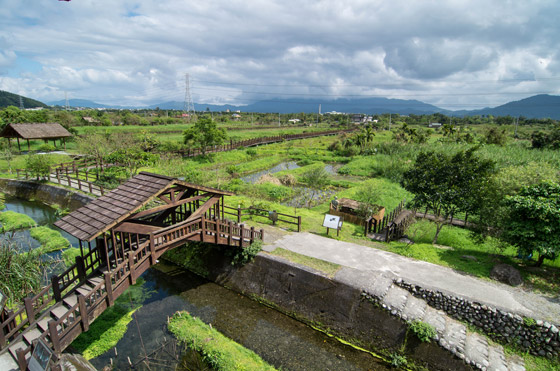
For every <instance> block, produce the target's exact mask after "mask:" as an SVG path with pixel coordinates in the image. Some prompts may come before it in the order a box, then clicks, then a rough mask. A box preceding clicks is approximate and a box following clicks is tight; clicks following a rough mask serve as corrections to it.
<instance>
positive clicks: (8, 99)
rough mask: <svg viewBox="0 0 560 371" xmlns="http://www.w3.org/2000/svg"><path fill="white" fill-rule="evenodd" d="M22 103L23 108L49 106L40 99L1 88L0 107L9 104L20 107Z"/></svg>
mask: <svg viewBox="0 0 560 371" xmlns="http://www.w3.org/2000/svg"><path fill="white" fill-rule="evenodd" d="M20 98H21V101H20ZM20 103H22V104H23V108H36V107H43V108H46V107H48V106H47V105H46V104H45V103H43V102H39V101H38V100H35V99H31V98H27V97H24V96H21V95H17V94H14V93H10V92H7V91H4V90H0V108H4V107H8V106H16V107H19V106H20Z"/></svg>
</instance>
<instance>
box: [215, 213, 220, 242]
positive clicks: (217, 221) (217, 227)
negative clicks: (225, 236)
mask: <svg viewBox="0 0 560 371" xmlns="http://www.w3.org/2000/svg"><path fill="white" fill-rule="evenodd" d="M219 241H220V218H216V245H218V244H219V243H220V242H219Z"/></svg>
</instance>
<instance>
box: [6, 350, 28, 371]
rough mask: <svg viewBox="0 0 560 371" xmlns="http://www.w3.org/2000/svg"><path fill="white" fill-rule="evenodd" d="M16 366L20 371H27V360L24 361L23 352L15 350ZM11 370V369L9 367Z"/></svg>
mask: <svg viewBox="0 0 560 371" xmlns="http://www.w3.org/2000/svg"><path fill="white" fill-rule="evenodd" d="M16 358H17V364H18V366H19V369H20V370H27V360H26V359H25V350H23V349H18V350H16ZM10 368H11V367H10Z"/></svg>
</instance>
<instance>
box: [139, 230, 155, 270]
mask: <svg viewBox="0 0 560 371" xmlns="http://www.w3.org/2000/svg"><path fill="white" fill-rule="evenodd" d="M137 236H138V235H137ZM138 246H140V244H138ZM156 260H157V257H156V241H155V239H154V234H153V233H150V262H151V264H152V265H154V264H156Z"/></svg>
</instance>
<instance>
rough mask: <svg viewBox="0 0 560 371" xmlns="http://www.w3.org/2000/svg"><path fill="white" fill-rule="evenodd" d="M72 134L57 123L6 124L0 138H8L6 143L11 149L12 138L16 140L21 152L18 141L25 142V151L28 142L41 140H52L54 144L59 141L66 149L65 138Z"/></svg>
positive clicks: (28, 145)
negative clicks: (22, 140)
mask: <svg viewBox="0 0 560 371" xmlns="http://www.w3.org/2000/svg"><path fill="white" fill-rule="evenodd" d="M71 136H72V134H71V133H70V132H69V131H68V130H66V129H65V128H64V127H63V126H62V125H60V124H59V123H56V122H53V123H48V124H40V123H39V124H36V123H33V124H8V125H6V126H5V127H4V129H2V132H0V137H4V138H8V143H9V145H10V147H11V145H12V142H11V139H12V138H16V139H17V144H18V150H19V151H20V152H21V146H20V142H19V140H20V139H25V140H27V150H29V149H30V144H29V141H30V140H36V139H42V140H44V141H45V142H48V141H49V140H53V142H55V143H56V140H57V139H60V140H61V141H62V142H63V143H64V148H65V149H66V138H68V137H71Z"/></svg>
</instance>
